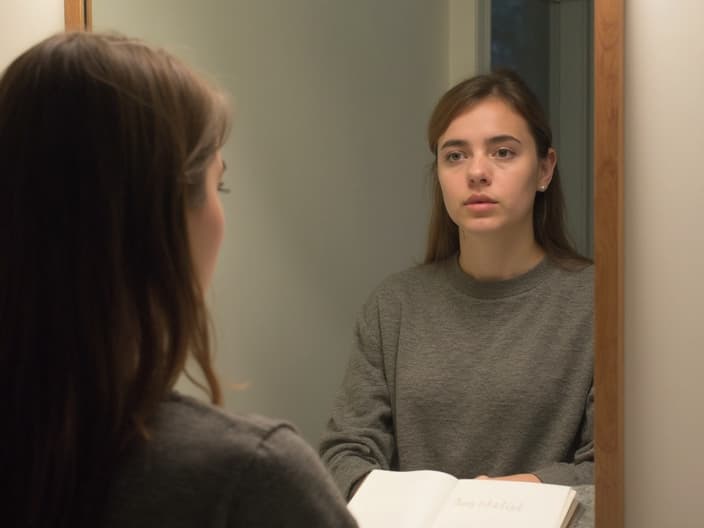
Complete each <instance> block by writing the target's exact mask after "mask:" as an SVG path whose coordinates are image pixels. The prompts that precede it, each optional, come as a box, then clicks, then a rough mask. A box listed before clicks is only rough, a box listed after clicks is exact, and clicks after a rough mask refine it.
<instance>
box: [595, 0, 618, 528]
mask: <svg viewBox="0 0 704 528" xmlns="http://www.w3.org/2000/svg"><path fill="white" fill-rule="evenodd" d="M624 1H625V0H595V3H594V164H593V167H594V260H595V279H594V382H595V400H596V402H597V403H596V405H595V409H596V410H595V419H594V442H595V458H596V464H595V477H594V479H595V480H594V482H595V512H594V519H595V525H596V526H597V527H598V528H622V527H623V526H624V507H623V502H624V459H623V454H624V443H623V377H624V372H623V370H624V369H623V202H624V200H623V199H624V181H623V180H624V178H623V175H624V164H623V160H624V129H623V103H624V97H623V79H624V69H623V66H624V36H623V33H624V26H625V22H624Z"/></svg>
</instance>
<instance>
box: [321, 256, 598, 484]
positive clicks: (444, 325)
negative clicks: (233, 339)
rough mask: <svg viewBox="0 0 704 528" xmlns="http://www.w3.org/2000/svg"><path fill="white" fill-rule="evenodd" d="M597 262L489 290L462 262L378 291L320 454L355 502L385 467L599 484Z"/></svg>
mask: <svg viewBox="0 0 704 528" xmlns="http://www.w3.org/2000/svg"><path fill="white" fill-rule="evenodd" d="M592 283H593V268H592V266H588V267H586V268H585V269H583V270H581V271H567V270H564V269H562V268H560V267H558V266H556V265H555V264H553V263H552V262H550V261H549V260H548V259H544V260H543V261H542V262H541V263H540V264H538V265H537V266H536V267H535V268H534V269H532V270H530V271H529V272H527V273H526V274H524V275H521V276H519V277H516V278H514V279H510V280H506V281H498V282H479V281H476V280H474V279H473V278H472V277H470V276H468V275H467V274H465V273H464V272H463V271H462V270H461V268H460V267H459V264H458V262H457V257H453V258H450V259H448V260H445V261H442V262H439V263H435V264H430V265H422V266H417V267H414V268H411V269H409V270H406V271H404V272H401V273H397V274H395V275H392V276H391V277H389V278H388V279H387V280H385V281H384V282H383V283H382V284H381V285H380V286H379V287H378V288H377V289H376V290H375V291H374V292H373V293H372V295H371V297H370V298H369V300H368V302H367V303H366V304H365V306H364V308H363V309H362V311H361V314H360V316H359V319H358V322H357V326H356V347H355V351H354V352H353V354H352V357H351V359H350V363H349V366H348V369H347V372H346V375H345V379H344V382H343V386H342V388H341V390H340V393H339V395H338V397H337V400H336V402H335V405H334V409H333V412H332V417H331V419H330V421H329V424H328V426H327V430H326V432H325V433H324V435H323V439H322V442H321V447H320V452H321V455H322V457H323V461H324V462H325V463H326V465H327V466H328V468H329V469H330V470H331V472H332V474H333V476H334V478H335V480H336V481H337V483H338V486H339V487H340V489H341V490H342V492H343V495H345V496H346V497H349V495H350V490H351V487H352V485H353V484H354V483H355V482H356V481H357V480H358V479H359V478H360V477H362V476H363V475H365V474H366V473H367V472H369V471H370V470H371V469H374V468H381V469H391V470H415V469H434V470H439V471H444V472H446V473H450V474H452V475H454V476H456V477H458V478H473V477H475V476H477V475H480V474H487V475H489V476H499V475H506V474H512V473H524V472H532V473H535V474H537V475H538V477H539V478H540V479H541V480H543V481H544V482H551V483H556V484H567V485H579V484H589V483H591V482H592V471H593V457H594V452H593V444H592V407H593V387H592V381H593V361H592V357H593V352H592V311H593V308H592V304H593V303H592V298H593V293H592V289H593V286H592Z"/></svg>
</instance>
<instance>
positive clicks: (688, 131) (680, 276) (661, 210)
mask: <svg viewBox="0 0 704 528" xmlns="http://www.w3.org/2000/svg"><path fill="white" fill-rule="evenodd" d="M703 20H704V2H701V1H700V0H679V1H678V2H663V1H661V0H627V1H626V54H625V62H626V77H625V91H626V107H625V112H626V115H625V129H626V132H625V138H626V144H625V147H626V159H625V169H626V182H625V191H626V198H625V238H626V248H625V249H626V252H625V328H626V334H625V377H626V379H625V450H626V454H625V457H626V526H627V527H628V528H650V527H652V528H663V527H673V528H686V527H695V526H696V527H701V526H704V520H702V519H704V516H703V514H702V497H703V494H702V482H703V481H704V457H703V456H702V448H703V447H702V446H703V445H704V278H703V277H702V270H704V157H703V152H704V33H703V32H702V21H703Z"/></svg>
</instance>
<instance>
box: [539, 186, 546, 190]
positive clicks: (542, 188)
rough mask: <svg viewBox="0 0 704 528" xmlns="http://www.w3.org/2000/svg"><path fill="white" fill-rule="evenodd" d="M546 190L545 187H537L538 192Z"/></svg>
mask: <svg viewBox="0 0 704 528" xmlns="http://www.w3.org/2000/svg"><path fill="white" fill-rule="evenodd" d="M546 188H547V187H545V185H541V186H540V187H538V189H540V191H544V190H545V189H546Z"/></svg>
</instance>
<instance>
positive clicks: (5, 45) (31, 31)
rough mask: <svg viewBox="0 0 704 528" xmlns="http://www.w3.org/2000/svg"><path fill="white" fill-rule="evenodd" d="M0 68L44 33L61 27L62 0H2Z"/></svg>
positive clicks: (47, 34)
mask: <svg viewBox="0 0 704 528" xmlns="http://www.w3.org/2000/svg"><path fill="white" fill-rule="evenodd" d="M0 14H1V16H0V70H4V69H5V67H6V66H7V65H8V64H9V63H10V62H12V60H13V59H14V58H15V57H16V56H17V55H19V54H20V53H22V52H23V51H24V50H25V49H27V48H28V47H29V46H31V45H32V44H35V43H36V42H38V41H39V40H41V39H42V38H44V37H48V36H49V35H51V34H52V33H56V32H57V31H61V30H63V28H64V3H63V0H31V1H28V0H2V6H0Z"/></svg>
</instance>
